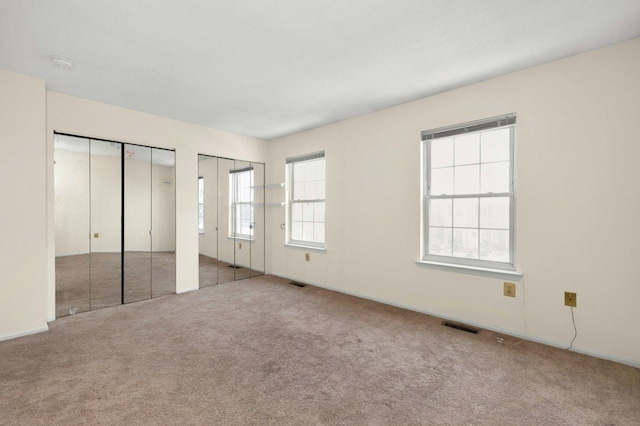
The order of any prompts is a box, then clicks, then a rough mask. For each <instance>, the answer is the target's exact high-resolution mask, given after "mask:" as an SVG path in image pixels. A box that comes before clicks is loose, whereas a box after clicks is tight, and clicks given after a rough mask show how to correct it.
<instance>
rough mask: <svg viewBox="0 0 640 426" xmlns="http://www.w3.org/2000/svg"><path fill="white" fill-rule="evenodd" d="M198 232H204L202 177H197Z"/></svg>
mask: <svg viewBox="0 0 640 426" xmlns="http://www.w3.org/2000/svg"><path fill="white" fill-rule="evenodd" d="M198 232H200V233H201V234H204V178H203V177H202V176H200V177H199V178H198Z"/></svg>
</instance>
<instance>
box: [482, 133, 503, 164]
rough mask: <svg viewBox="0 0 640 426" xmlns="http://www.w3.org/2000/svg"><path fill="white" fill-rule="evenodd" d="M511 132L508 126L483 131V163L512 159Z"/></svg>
mask: <svg viewBox="0 0 640 426" xmlns="http://www.w3.org/2000/svg"><path fill="white" fill-rule="evenodd" d="M509 132H510V130H509V129H508V128H506V129H500V130H492V131H490V132H484V133H482V135H481V140H482V141H481V147H482V149H481V155H482V157H481V160H482V162H483V163H488V162H490V161H510V157H509Z"/></svg>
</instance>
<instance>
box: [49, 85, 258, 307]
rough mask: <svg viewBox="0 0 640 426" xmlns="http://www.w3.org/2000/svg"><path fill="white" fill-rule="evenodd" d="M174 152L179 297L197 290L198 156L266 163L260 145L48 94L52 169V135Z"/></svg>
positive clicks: (52, 245) (52, 238)
mask: <svg viewBox="0 0 640 426" xmlns="http://www.w3.org/2000/svg"><path fill="white" fill-rule="evenodd" d="M54 131H58V132H62V133H68V134H75V135H78V136H87V137H95V138H101V139H108V140H114V141H118V142H130V143H135V144H140V145H146V146H152V147H158V148H171V149H175V151H176V176H175V186H176V275H177V276H176V291H177V292H178V293H183V292H186V291H191V290H195V289H197V288H198V153H202V154H208V155H219V156H223V157H232V158H243V159H247V160H250V161H259V162H264V161H265V158H266V149H267V143H266V142H265V141H262V140H260V139H256V138H251V137H246V136H240V135H235V134H233V133H229V132H224V131H221V130H216V129H210V128H206V127H202V126H196V125H193V124H189V123H184V122H180V121H176V120H170V119H166V118H162V117H158V116H154V115H150V114H145V113H141V112H137V111H132V110H128V109H124V108H119V107H114V106H112V105H106V104H102V103H99V102H93V101H89V100H86V99H81V98H77V97H73V96H68V95H63V94H60V93H56V92H51V91H47V140H46V146H47V156H48V160H49V161H48V164H49V165H52V164H53V132H54ZM47 182H48V194H49V199H50V201H49V203H48V204H47V208H48V212H47V213H48V216H47V217H48V220H49V228H48V229H49V234H48V250H49V251H48V253H49V256H48V261H49V263H48V269H47V271H48V280H47V282H48V297H47V301H48V315H49V320H53V319H54V318H55V269H54V262H53V259H54V257H53V253H54V251H55V233H54V229H55V227H54V222H53V220H54V206H53V202H52V199H53V169H52V167H51V166H49V167H48V169H47Z"/></svg>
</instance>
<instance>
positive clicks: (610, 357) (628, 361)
mask: <svg viewBox="0 0 640 426" xmlns="http://www.w3.org/2000/svg"><path fill="white" fill-rule="evenodd" d="M272 275H274V276H276V277H280V278H284V279H287V280H292V281H297V282H303V283H306V284H309V285H312V286H316V287H321V288H325V289H327V290H332V291H335V292H338V293H343V294H348V295H350V296H355V297H359V298H361V299H367V300H371V301H373V302H378V303H382V304H384V305H390V306H395V307H397V308H401V309H406V310H409V311H414V312H420V313H422V314H427V315H431V316H433V317H437V318H442V319H444V320H449V321H456V322H461V323H464V324H468V325H471V326H474V327H477V328H481V329H484V330H490V331H493V332H496V333H500V334H504V335H507V336H512V337H515V338H518V339H524V340H529V341H531V342H535V343H540V344H543V345H547V346H553V347H556V348H560V349H567V345H566V344H565V343H561V342H556V341H553V340H548V339H545V338H542V337H536V336H530V335H525V334H522V333H517V332H514V331H511V330H504V329H501V328H498V327H492V326H488V325H486V324H481V323H477V322H473V321H468V320H466V319H463V318H456V317H452V316H448V315H443V314H441V313H439V312H433V311H429V310H426V309H422V308H419V307H416V306H411V305H405V304H403V303H395V302H392V301H389V300H384V299H379V298H376V297H371V296H367V295H365V294H361V293H357V292H352V291H346V290H343V289H340V288H337V287H331V286H328V285H324V284H319V283H316V282H311V281H306V280H305V281H300V280H298V279H296V278H292V277H289V276H286V275H281V274H272ZM571 351H572V352H577V353H580V354H583V355H589V356H593V357H596V358H601V359H606V360H608V361H613V362H617V363H620V364H625V365H630V366H631V367H636V368H640V360H631V359H626V358H622V357H617V356H614V355H609V354H602V353H598V352H593V351H590V350H586V349H582V348H577V347H575V346H574V347H573V348H571Z"/></svg>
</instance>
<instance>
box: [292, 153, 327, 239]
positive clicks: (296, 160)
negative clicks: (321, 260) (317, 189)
mask: <svg viewBox="0 0 640 426" xmlns="http://www.w3.org/2000/svg"><path fill="white" fill-rule="evenodd" d="M319 159H323V160H324V161H325V163H324V166H325V185H326V172H327V170H326V167H327V163H326V157H325V152H324V151H317V152H312V153H309V154H303V155H298V156H295V157H288V158H287V159H286V160H285V163H286V165H287V180H286V182H287V218H286V223H287V226H286V228H287V230H286V237H285V238H286V242H285V243H284V245H285V246H287V247H297V248H309V249H316V250H320V251H323V250H325V249H326V244H327V234H326V223H327V222H326V217H327V216H326V206H327V195H326V186H325V196H324V198H316V199H313V200H294V199H293V184H294V182H293V180H294V178H293V165H294V164H295V163H300V162H305V161H312V160H319ZM318 202H322V203H324V205H325V222H324V223H325V236H324V241H323V242H321V243H319V242H316V241H307V240H296V239H293V238H291V233H292V227H293V225H292V221H293V205H294V204H299V203H318Z"/></svg>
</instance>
